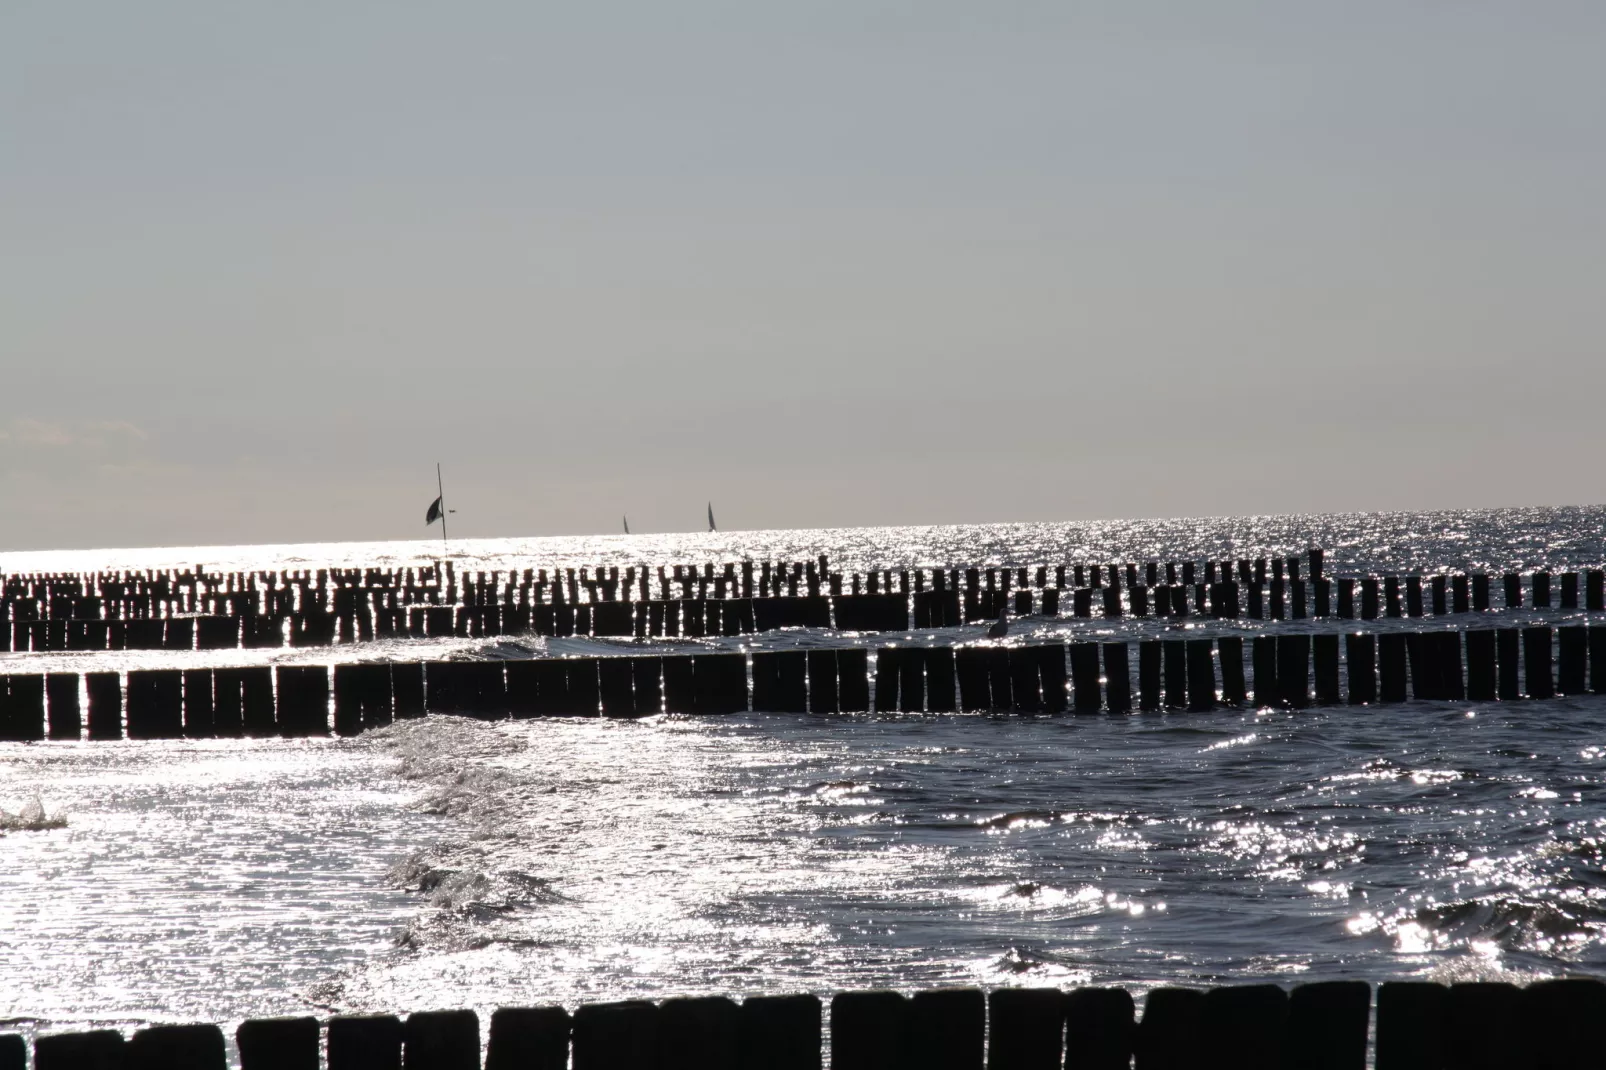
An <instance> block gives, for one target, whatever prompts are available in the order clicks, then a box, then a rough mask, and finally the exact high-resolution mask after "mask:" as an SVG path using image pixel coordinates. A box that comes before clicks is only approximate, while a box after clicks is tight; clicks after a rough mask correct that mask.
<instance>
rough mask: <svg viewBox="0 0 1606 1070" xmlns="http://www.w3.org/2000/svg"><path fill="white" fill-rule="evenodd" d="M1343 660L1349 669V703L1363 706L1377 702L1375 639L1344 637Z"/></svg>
mask: <svg viewBox="0 0 1606 1070" xmlns="http://www.w3.org/2000/svg"><path fill="white" fill-rule="evenodd" d="M1344 660H1345V661H1346V662H1347V664H1348V668H1349V702H1350V705H1351V706H1364V705H1368V704H1371V703H1375V702H1376V701H1377V639H1376V637H1375V636H1371V635H1361V634H1358V633H1351V634H1349V635H1346V636H1345V637H1344Z"/></svg>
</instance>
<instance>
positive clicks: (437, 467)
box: [435, 461, 451, 557]
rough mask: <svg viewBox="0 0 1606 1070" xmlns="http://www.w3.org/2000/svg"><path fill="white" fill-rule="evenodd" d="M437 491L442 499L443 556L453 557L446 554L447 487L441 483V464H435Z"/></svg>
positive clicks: (437, 462)
mask: <svg viewBox="0 0 1606 1070" xmlns="http://www.w3.org/2000/svg"><path fill="white" fill-rule="evenodd" d="M435 490H436V491H437V492H439V494H440V498H441V556H442V557H449V556H451V555H450V554H448V553H447V552H446V487H445V485H444V484H443V483H442V482H441V463H440V462H439V461H436V462H435Z"/></svg>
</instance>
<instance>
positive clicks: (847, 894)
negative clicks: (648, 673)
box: [0, 508, 1606, 1031]
mask: <svg viewBox="0 0 1606 1070" xmlns="http://www.w3.org/2000/svg"><path fill="white" fill-rule="evenodd" d="M1603 531H1606V509H1602V508H1577V509H1555V510H1503V511H1502V510H1497V511H1483V512H1458V513H1422V514H1388V515H1369V514H1352V515H1331V516H1297V517H1259V518H1242V519H1205V520H1164V521H1129V522H1118V523H1098V524H1032V525H1020V526H985V527H983V526H978V527H946V528H874V529H858V530H836V531H795V532H751V533H745V532H738V533H722V534H717V535H663V536H654V535H638V536H633V537H628V538H626V537H619V536H612V537H598V538H562V539H500V540H484V541H472V542H457V543H454V544H452V546H451V547H450V549H451V559H452V560H453V561H454V562H455V563H456V567H457V568H458V569H459V570H465V569H486V570H489V569H491V568H508V567H519V568H524V567H551V566H552V565H556V564H574V565H580V564H586V565H595V564H618V565H626V564H641V563H646V564H648V565H657V564H673V563H690V562H703V561H710V560H712V561H723V560H739V559H741V558H743V557H752V558H754V559H757V560H762V559H772V560H773V559H782V560H803V559H806V558H810V557H813V556H814V555H816V554H819V553H826V554H829V555H830V557H831V559H832V561H833V567H834V568H839V569H841V570H843V571H850V570H855V569H862V568H865V567H871V566H876V567H893V568H896V567H899V566H902V565H938V564H942V565H963V564H970V563H984V564H988V563H990V564H1000V565H1014V566H1022V565H1037V564H1047V565H1054V564H1060V563H1075V562H1087V563H1094V562H1109V561H1127V560H1139V561H1141V560H1148V559H1160V560H1166V559H1176V560H1183V559H1187V558H1190V557H1192V558H1201V559H1202V558H1204V557H1212V558H1216V559H1221V558H1228V557H1231V558H1239V557H1257V556H1265V555H1271V554H1283V555H1288V554H1296V553H1301V552H1303V550H1304V549H1305V548H1307V547H1308V546H1312V545H1315V546H1321V547H1324V548H1325V549H1326V551H1327V572H1328V574H1330V575H1356V574H1365V573H1390V572H1400V571H1422V572H1434V571H1440V570H1452V571H1460V570H1485V571H1491V572H1495V571H1506V570H1508V569H1521V570H1523V571H1528V570H1531V569H1533V568H1536V567H1549V568H1551V569H1552V570H1555V571H1563V570H1567V569H1572V568H1584V567H1599V566H1600V565H1601V563H1602V561H1603V560H1606V546H1603V542H1602V533H1603ZM440 553H441V548H440V544H439V543H438V542H437V543H372V544H327V545H302V546H262V547H226V548H219V547H204V548H203V547H184V548H170V549H144V550H107V551H73V552H62V553H50V554H47V553H27V554H23V553H11V554H0V570H3V571H5V572H19V571H34V570H87V569H118V568H135V567H139V568H144V567H151V566H163V565H186V566H187V565H194V564H201V565H204V566H206V567H208V568H220V569H233V568H260V567H290V568H307V567H317V566H319V565H325V564H336V565H338V564H374V565H384V564H388V563H411V562H414V561H430V560H435V559H437V558H438V557H439V556H440ZM1497 601H1498V595H1497ZM1498 615H1499V616H1501V617H1502V618H1503V622H1504V621H1509V620H1511V619H1513V618H1517V619H1520V620H1522V621H1528V620H1538V619H1543V620H1547V621H1552V622H1560V621H1562V620H1577V619H1580V618H1585V617H1588V616H1589V615H1588V614H1585V613H1580V612H1578V611H1559V610H1555V611H1548V612H1536V611H1531V610H1529V611H1522V612H1519V613H1515V614H1510V613H1501V614H1498ZM1357 623H1358V622H1344V625H1347V626H1348V627H1350V628H1354V627H1355V626H1356V624H1357ZM1405 623H1407V624H1408V625H1409V626H1411V627H1432V626H1441V627H1442V626H1445V625H1446V624H1447V623H1453V624H1456V625H1460V626H1465V625H1466V624H1467V623H1469V618H1467V617H1459V618H1439V619H1438V620H1437V621H1435V619H1434V618H1426V619H1425V620H1424V621H1411V622H1405ZM1259 624H1260V622H1250V621H1238V622H1212V621H1190V622H1188V623H1187V625H1186V627H1187V628H1188V629H1190V631H1188V633H1187V634H1190V635H1192V634H1200V635H1204V634H1214V633H1216V632H1220V631H1222V630H1224V629H1236V630H1239V631H1251V630H1253V628H1254V627H1255V626H1257V625H1259ZM1398 624H1399V622H1393V626H1398ZM1289 626H1299V627H1309V628H1321V627H1332V628H1340V627H1343V625H1339V624H1338V623H1337V622H1299V623H1298V624H1297V625H1294V624H1290V625H1289ZM1367 626H1368V627H1375V628H1387V627H1390V626H1391V622H1386V621H1385V622H1367ZM1156 629H1161V630H1164V629H1169V630H1170V634H1173V635H1175V634H1178V629H1179V626H1178V625H1177V624H1176V623H1175V622H1170V621H1156V620H1150V621H1145V622H1135V621H1125V622H1106V621H1103V620H1073V619H1060V620H1055V621H1044V620H1027V621H1023V622H1021V624H1020V626H1018V627H1017V629H1016V631H1015V632H1014V633H1013V634H1012V636H1011V639H1010V641H1011V642H1023V641H1030V640H1031V639H1033V638H1036V637H1039V636H1049V635H1052V636H1055V637H1065V638H1071V637H1090V636H1098V637H1108V636H1111V635H1120V634H1131V635H1137V634H1139V633H1143V632H1146V631H1150V632H1152V631H1154V630H1156ZM1194 629H1196V630H1197V631H1194ZM983 630H984V629H983V628H981V627H978V626H971V627H966V628H951V629H943V630H941V631H939V632H923V633H919V634H917V635H913V636H910V637H908V639H907V640H906V641H912V642H943V643H953V642H969V641H975V640H977V639H978V638H979V636H980V634H981V632H982V631H983ZM893 638H895V637H891V636H874V637H859V638H855V637H841V636H835V635H831V634H829V633H819V632H807V631H788V632H783V633H776V634H769V635H763V636H756V637H753V636H750V637H743V638H740V639H717V640H709V641H707V642H708V643H709V644H718V645H723V646H727V647H730V646H737V647H747V648H754V649H773V648H778V647H786V646H798V645H819V644H823V643H830V644H840V643H843V642H869V643H885V642H887V641H889V640H891V639H893ZM670 642H671V643H673V645H674V648H677V649H682V650H684V649H686V648H688V647H695V646H697V645H698V644H697V643H696V642H695V641H690V640H682V641H670ZM629 645H630V643H629V642H628V641H623V640H621V641H607V640H589V639H576V640H559V641H551V640H541V639H537V638H534V637H530V638H528V639H522V638H519V639H516V638H509V637H502V638H501V639H498V640H437V641H430V642H429V643H427V644H422V645H421V644H416V643H414V644H408V643H401V642H392V643H388V644H387V643H375V644H366V645H359V646H355V647H343V648H337V649H336V650H335V651H333V652H331V651H320V652H317V653H315V654H310V656H309V652H308V651H305V650H294V651H292V650H282V651H224V652H208V653H206V654H200V653H191V654H174V653H171V652H161V651H150V652H123V653H116V654H112V653H100V654H82V653H79V654H67V653H62V654H33V655H16V654H12V655H6V654H0V672H17V671H40V670H41V669H51V668H54V669H60V670H62V671H86V670H88V669H92V668H120V669H127V668H136V667H142V666H147V665H169V664H179V663H182V664H231V663H244V662H245V661H247V660H255V661H262V660H269V661H275V662H283V663H291V662H307V661H313V660H328V661H332V660H336V659H341V660H346V659H353V658H385V657H403V656H405V657H410V658H411V657H418V656H421V655H420V653H419V652H420V651H425V650H427V651H429V653H428V655H427V656H430V657H439V656H460V657H529V656H539V655H542V654H549V653H565V652H581V651H592V652H595V651H598V650H617V649H619V648H620V647H621V646H629ZM657 645H659V646H666V648H667V647H668V646H669V643H665V642H663V641H660V642H659V643H658V644H657ZM175 659H183V660H182V661H178V660H175ZM1603 785H1606V698H1603V699H1600V700H1595V699H1588V698H1583V699H1559V700H1555V701H1549V702H1526V701H1525V702H1512V703H1506V704H1478V703H1466V702H1460V703H1423V702H1413V703H1407V704H1405V705H1400V706H1391V707H1383V708H1359V709H1348V708H1335V709H1314V710H1305V711H1297V712H1296V711H1273V710H1243V711H1230V712H1229V711H1218V712H1214V713H1208V714H1179V713H1167V714H1134V715H1132V716H1119V717H1111V716H1080V717H1079V716H1074V715H1061V716H1057V717H1023V716H965V715H957V716H918V715H914V716H912V715H902V716H870V715H857V716H850V715H839V716H825V715H774V714H752V715H744V716H732V717H705V718H696V717H683V716H676V715H667V716H661V717H653V718H648V719H645V720H642V721H636V722H622V721H602V720H569V719H563V720H551V721H522V722H504V723H499V724H491V723H483V722H477V721H469V720H462V719H453V718H442V717H430V718H426V719H424V720H421V721H414V722H407V723H402V724H398V725H395V726H392V727H390V728H387V729H384V730H380V731H376V732H372V733H369V734H366V735H364V736H361V737H357V738H354V739H349V740H316V741H301V740H297V741H288V740H285V741H280V740H245V741H215V742H213V741H208V742H177V741H166V742H123V743H93V744H89V743H38V744H0V809H4V810H7V811H10V812H13V813H15V812H17V811H18V810H19V809H21V808H22V807H23V806H24V805H25V804H27V803H29V802H30V801H31V800H33V799H35V798H37V799H39V800H40V802H41V803H42V804H43V806H44V808H45V810H46V811H47V812H48V813H50V814H52V815H56V814H61V815H64V816H65V818H66V823H65V825H64V826H62V827H55V828H47V829H42V830H39V831H10V832H6V833H3V834H0V860H3V864H0V977H4V978H5V979H6V982H7V983H6V984H5V985H4V986H0V1028H3V1029H11V1028H21V1029H23V1030H25V1031H32V1030H35V1029H42V1030H46V1031H58V1030H61V1029H65V1028H79V1027H83V1026H85V1025H89V1024H97V1025H99V1024H112V1025H126V1024H130V1023H137V1022H146V1021H156V1020H163V1021H167V1020H207V1021H219V1022H225V1023H227V1022H234V1021H238V1020H240V1019H243V1018H247V1017H260V1016H267V1015H282V1014H298V1013H316V1014H320V1015H324V1014H328V1013H332V1012H360V1011H410V1010H420V1009H427V1008H437V1007H459V1006H471V1007H478V1008H483V1009H488V1008H492V1007H496V1006H507V1005H518V1004H541V1003H561V1004H565V1005H568V1006H571V1007H572V1006H574V1005H575V1004H577V1003H580V1002H586V1001H599V1000H608V999H617V998H624V997H634V996H650V997H655V998H656V997H663V996H669V995H676V994H710V993H720V994H730V995H735V996H741V995H747V994H753V993H761V992H795V991H812V992H818V993H822V994H826V993H830V992H833V991H837V990H841V989H847V988H866V987H893V988H901V989H913V988H918V987H926V986H933V985H948V984H965V985H974V984H979V985H984V986H997V985H1059V986H1071V985H1079V984H1124V985H1129V986H1132V987H1133V988H1134V989H1135V990H1138V991H1140V992H1141V991H1142V990H1144V989H1147V988H1149V987H1152V986H1155V985H1160V984H1193V985H1208V984H1216V983H1222V982H1229V981H1251V980H1273V981H1279V982H1283V983H1295V982H1301V981H1311V980H1323V979H1333V978H1360V979H1364V980H1368V981H1373V982H1376V981H1382V980H1386V979H1391V978H1405V977H1418V978H1424V977H1425V978H1438V979H1452V980H1460V979H1490V978H1496V979H1516V980H1524V979H1528V978H1532V977H1538V976H1550V975H1557V974H1562V973H1569V972H1574V973H1576V972H1582V973H1591V974H1595V975H1602V974H1606V874H1603V870H1602V862H1603V851H1606V787H1603ZM5 1019H10V1020H11V1021H10V1023H9V1024H8V1023H7V1022H5V1021H4V1020H5Z"/></svg>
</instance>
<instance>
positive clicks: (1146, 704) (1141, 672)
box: [1138, 639, 1160, 712]
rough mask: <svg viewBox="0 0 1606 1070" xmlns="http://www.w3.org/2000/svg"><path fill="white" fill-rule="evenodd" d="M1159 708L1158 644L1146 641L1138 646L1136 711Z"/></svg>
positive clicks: (1154, 641)
mask: <svg viewBox="0 0 1606 1070" xmlns="http://www.w3.org/2000/svg"><path fill="white" fill-rule="evenodd" d="M1159 708H1160V642H1159V640H1157V639H1146V640H1144V641H1142V642H1140V643H1139V644H1138V709H1140V710H1143V711H1144V712H1148V711H1150V710H1157V709H1159Z"/></svg>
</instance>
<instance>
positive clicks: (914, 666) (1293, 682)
mask: <svg viewBox="0 0 1606 1070" xmlns="http://www.w3.org/2000/svg"><path fill="white" fill-rule="evenodd" d="M1246 638H1247V642H1246V641H1245V640H1246ZM1134 646H1135V647H1136V650H1135V652H1134V650H1133V648H1134ZM1599 694H1606V624H1602V625H1569V626H1563V627H1560V628H1552V627H1550V626H1548V625H1535V626H1530V627H1525V628H1475V629H1467V630H1464V631H1463V630H1453V629H1452V630H1443V631H1399V630H1394V631H1385V632H1376V633H1367V632H1347V633H1342V634H1341V633H1339V632H1319V633H1315V634H1312V633H1309V632H1284V633H1281V634H1267V633H1260V634H1254V635H1251V636H1248V637H1245V636H1241V635H1221V636H1216V637H1214V638H1210V637H1204V638H1166V639H1148V640H1141V641H1139V642H1137V643H1135V644H1134V643H1129V642H1126V641H1114V642H1097V641H1088V642H1071V643H1063V642H1052V643H1050V642H1028V643H1025V644H1022V645H1013V646H1011V645H1001V644H995V643H977V644H970V645H960V646H943V645H937V646H932V645H915V644H908V645H895V646H883V647H880V648H866V647H853V648H845V649H808V650H782V651H757V652H752V653H745V652H719V653H698V654H685V655H660V654H648V655H621V656H615V657H565V658H540V659H526V660H509V661H484V660H476V661H427V662H406V661H396V662H368V663H358V664H343V665H335V666H332V667H331V666H328V665H301V666H291V665H277V666H269V665H259V666H248V667H242V668H216V669H214V668H194V669H135V670H130V671H128V672H126V673H124V672H90V673H75V672H46V673H12V674H7V675H5V676H0V740H7V741H14V742H16V741H23V742H25V741H31V740H43V739H55V740H76V739H80V738H83V739H90V740H116V739H125V738H126V739H177V738H195V739H208V738H218V737H223V738H228V737H241V736H255V737H263V736H287V737H306V736H323V735H329V734H331V733H333V734H336V735H354V734H356V733H358V732H361V731H363V730H364V729H367V728H375V727H379V726H382V725H386V724H390V723H391V722H392V721H393V720H397V719H405V718H410V717H421V716H423V715H424V714H426V713H445V714H462V715H467V716H472V717H478V718H483V719H501V718H507V717H544V716H567V717H596V716H601V717H645V716H652V715H655V714H660V713H688V714H730V713H742V712H747V711H754V712H760V713H764V712H768V713H861V712H888V713H891V712H897V713H962V712H993V713H997V712H1015V713H1030V714H1038V713H1043V714H1058V713H1063V712H1065V711H1067V710H1070V711H1074V712H1076V713H1084V714H1095V713H1107V714H1124V713H1129V712H1132V711H1133V710H1137V711H1142V712H1149V711H1189V712H1194V713H1199V712H1205V711H1209V710H1213V709H1216V708H1218V707H1229V708H1231V707H1242V706H1247V705H1253V706H1256V707H1284V708H1295V709H1298V708H1304V707H1308V706H1312V705H1339V704H1348V705H1352V706H1377V705H1392V704H1398V703H1404V702H1409V701H1412V700H1416V701H1433V702H1438V701H1458V700H1470V701H1475V702H1494V701H1514V700H1518V699H1525V698H1526V699H1549V698H1555V697H1557V696H1569V697H1571V696H1583V695H1599Z"/></svg>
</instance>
